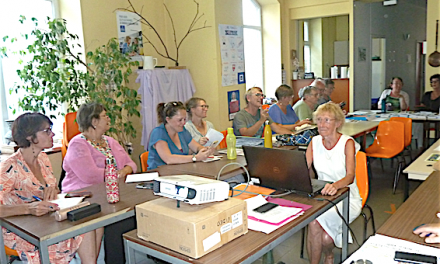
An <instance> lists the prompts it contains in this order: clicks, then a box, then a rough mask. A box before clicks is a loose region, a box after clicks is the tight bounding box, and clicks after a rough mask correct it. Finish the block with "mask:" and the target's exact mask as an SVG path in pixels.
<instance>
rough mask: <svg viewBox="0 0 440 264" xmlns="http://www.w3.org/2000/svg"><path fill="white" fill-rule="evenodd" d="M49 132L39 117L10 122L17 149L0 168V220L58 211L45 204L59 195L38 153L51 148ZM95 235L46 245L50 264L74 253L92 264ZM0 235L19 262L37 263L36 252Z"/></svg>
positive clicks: (43, 118) (95, 251)
mask: <svg viewBox="0 0 440 264" xmlns="http://www.w3.org/2000/svg"><path fill="white" fill-rule="evenodd" d="M51 128H52V122H51V121H50V119H49V118H47V117H46V116H44V115H42V114H39V113H26V114H23V115H21V116H19V117H18V118H17V119H16V120H15V121H14V123H13V125H12V137H13V140H14V142H15V143H16V144H17V146H19V147H20V149H19V150H18V151H17V152H15V153H14V154H13V155H11V156H10V157H9V158H8V159H7V160H6V161H4V162H2V163H1V165H0V204H1V205H0V217H8V216H15V215H27V214H31V215H35V216H41V215H45V214H47V213H49V212H52V211H55V210H58V209H59V208H58V205H56V204H54V203H51V202H49V201H50V200H53V199H56V197H57V194H58V192H59V191H58V188H57V187H56V186H57V185H56V179H55V177H54V176H53V172H52V166H51V164H50V161H49V158H48V157H47V155H46V154H45V153H44V152H41V151H42V150H43V149H46V148H51V147H52V146H53V136H54V133H53V132H52V130H51ZM35 197H38V198H39V199H41V200H43V201H37V200H36V198H35ZM37 224H38V223H37ZM96 232H97V230H95V231H91V232H88V233H86V234H83V235H80V236H77V237H73V238H70V239H67V240H64V241H61V242H59V243H56V244H54V245H50V246H49V248H48V250H49V259H50V262H51V263H57V264H58V263H69V262H70V261H71V260H72V258H73V257H74V256H75V253H76V252H78V254H79V256H80V258H81V261H82V263H96V259H97V256H98V253H99V248H100V244H101V240H99V242H98V240H95V237H96ZM2 233H3V238H4V242H5V245H6V246H7V247H9V248H11V249H13V250H16V251H17V252H18V256H19V257H20V259H21V260H22V261H27V263H30V264H32V263H40V255H39V252H38V248H36V247H35V246H34V245H32V244H31V243H29V242H27V241H26V240H24V239H23V238H21V237H19V236H17V235H16V234H14V233H12V232H10V231H8V230H6V229H5V228H2Z"/></svg>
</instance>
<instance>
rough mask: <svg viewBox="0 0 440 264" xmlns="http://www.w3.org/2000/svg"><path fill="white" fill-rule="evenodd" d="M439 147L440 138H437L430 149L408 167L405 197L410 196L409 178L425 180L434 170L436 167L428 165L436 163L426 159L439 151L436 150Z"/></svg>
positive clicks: (405, 171)
mask: <svg viewBox="0 0 440 264" xmlns="http://www.w3.org/2000/svg"><path fill="white" fill-rule="evenodd" d="M437 147H440V139H439V140H437V141H436V142H435V143H434V144H433V145H432V146H431V147H429V149H427V150H425V152H423V153H422V155H420V156H419V157H418V158H417V159H416V160H414V161H413V162H411V164H410V165H409V166H408V167H406V168H405V169H404V170H403V172H404V173H406V174H407V177H406V182H405V192H404V197H405V199H406V198H408V189H409V186H408V185H409V182H408V181H409V180H419V181H424V180H426V178H428V176H429V175H430V174H431V173H432V172H434V169H433V168H432V166H428V165H434V164H435V162H433V161H426V159H427V158H428V157H429V156H430V155H431V154H432V153H439V154H440V151H438V150H435V149H436V148H437Z"/></svg>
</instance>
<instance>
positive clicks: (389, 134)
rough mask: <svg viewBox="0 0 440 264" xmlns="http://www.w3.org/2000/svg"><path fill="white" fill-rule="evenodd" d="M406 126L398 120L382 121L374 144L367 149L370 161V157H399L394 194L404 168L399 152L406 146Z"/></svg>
mask: <svg viewBox="0 0 440 264" xmlns="http://www.w3.org/2000/svg"><path fill="white" fill-rule="evenodd" d="M404 127H405V126H404V124H403V123H401V122H397V121H382V122H380V123H379V127H378V128H377V132H376V138H375V139H374V142H373V144H372V145H371V146H370V147H368V148H367V149H366V150H365V152H366V154H367V156H368V160H369V161H370V158H380V159H391V158H397V160H398V162H399V165H398V166H397V170H396V172H395V174H394V184H393V194H394V193H395V192H396V187H397V183H398V182H399V177H400V171H401V169H402V161H399V154H400V153H401V152H402V151H403V150H404V148H405V132H404V131H405V129H404ZM403 163H405V159H403ZM382 169H383V167H382ZM370 172H371V168H370Z"/></svg>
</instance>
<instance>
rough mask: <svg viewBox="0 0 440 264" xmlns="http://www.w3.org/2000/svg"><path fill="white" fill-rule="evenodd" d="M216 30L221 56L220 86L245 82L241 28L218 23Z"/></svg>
mask: <svg viewBox="0 0 440 264" xmlns="http://www.w3.org/2000/svg"><path fill="white" fill-rule="evenodd" d="M218 32H219V39H220V52H221V58H222V86H230V85H236V84H242V83H245V82H246V79H245V71H244V49H243V48H244V45H243V28H242V27H241V26H232V25H221V24H219V25H218Z"/></svg>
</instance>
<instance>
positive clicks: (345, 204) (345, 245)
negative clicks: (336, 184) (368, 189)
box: [341, 193, 350, 262]
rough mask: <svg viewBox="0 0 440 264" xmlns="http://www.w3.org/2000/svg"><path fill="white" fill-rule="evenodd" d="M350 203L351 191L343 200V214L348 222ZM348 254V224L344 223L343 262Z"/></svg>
mask: <svg viewBox="0 0 440 264" xmlns="http://www.w3.org/2000/svg"><path fill="white" fill-rule="evenodd" d="M349 203H350V196H349V193H347V197H346V198H345V199H344V200H343V202H342V216H343V217H344V219H345V221H346V222H347V224H348V221H349V217H348V210H349V207H350V206H349ZM347 256H348V226H347V225H346V224H343V225H342V255H341V258H342V259H341V262H344V260H345V259H346V258H347Z"/></svg>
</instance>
